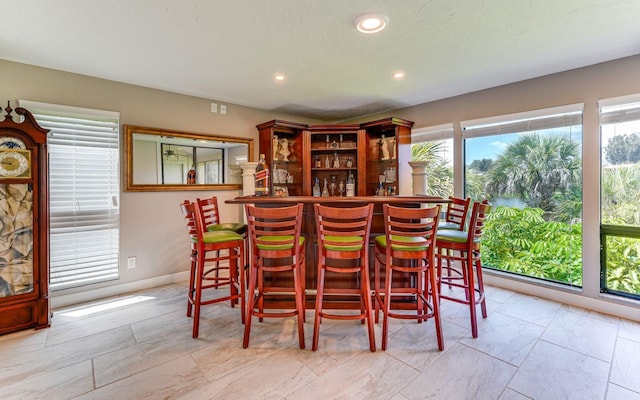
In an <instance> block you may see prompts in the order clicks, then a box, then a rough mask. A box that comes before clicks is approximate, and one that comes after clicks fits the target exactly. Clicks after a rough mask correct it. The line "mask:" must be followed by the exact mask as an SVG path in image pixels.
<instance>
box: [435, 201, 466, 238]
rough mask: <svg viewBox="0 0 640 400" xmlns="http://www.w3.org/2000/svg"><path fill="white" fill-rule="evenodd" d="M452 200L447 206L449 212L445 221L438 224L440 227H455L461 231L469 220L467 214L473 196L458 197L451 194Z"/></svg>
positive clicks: (441, 228) (442, 228)
mask: <svg viewBox="0 0 640 400" xmlns="http://www.w3.org/2000/svg"><path fill="white" fill-rule="evenodd" d="M449 200H451V202H450V203H449V205H448V206H447V213H446V215H445V217H444V220H443V221H440V223H439V224H438V229H440V230H444V229H454V230H458V231H461V230H463V229H464V228H465V223H466V222H467V214H468V213H469V206H470V204H471V198H470V197H467V198H466V199H461V198H458V197H453V196H449Z"/></svg>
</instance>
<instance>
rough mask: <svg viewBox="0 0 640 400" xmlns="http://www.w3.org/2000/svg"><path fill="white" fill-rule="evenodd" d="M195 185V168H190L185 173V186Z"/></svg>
mask: <svg viewBox="0 0 640 400" xmlns="http://www.w3.org/2000/svg"><path fill="white" fill-rule="evenodd" d="M194 183H196V168H195V166H193V165H192V166H191V169H190V170H189V171H188V172H187V184H189V185H193V184H194Z"/></svg>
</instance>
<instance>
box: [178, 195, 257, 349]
mask: <svg viewBox="0 0 640 400" xmlns="http://www.w3.org/2000/svg"><path fill="white" fill-rule="evenodd" d="M180 208H181V209H182V213H183V214H184V217H185V221H186V223H187V228H188V229H189V237H190V240H191V272H190V278H189V281H190V282H189V292H188V296H187V298H188V305H187V316H189V317H190V316H191V313H192V309H193V337H194V338H197V337H198V332H199V327H200V307H201V306H203V305H208V304H214V303H220V302H223V301H227V300H229V301H230V302H231V307H234V304H236V303H237V300H238V299H239V300H240V304H241V307H240V308H241V313H240V317H241V320H242V322H243V323H244V308H245V280H244V274H240V273H239V271H238V270H239V266H242V265H244V239H243V238H242V236H241V235H239V234H237V233H235V232H232V231H224V230H221V231H216V232H208V231H207V230H206V227H205V224H204V216H203V213H202V211H201V210H200V207H198V204H197V203H191V202H190V201H188V200H186V201H184V202H183V203H182V204H181V205H180ZM219 269H225V270H228V274H225V275H223V276H221V275H219V274H218V271H219ZM224 286H229V294H228V295H226V296H221V297H220V296H217V297H214V298H207V299H204V298H203V291H204V290H206V289H218V288H221V287H224Z"/></svg>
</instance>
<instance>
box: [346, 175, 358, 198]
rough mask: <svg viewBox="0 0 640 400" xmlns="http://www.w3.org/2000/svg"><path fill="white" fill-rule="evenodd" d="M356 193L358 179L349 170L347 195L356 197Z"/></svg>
mask: <svg viewBox="0 0 640 400" xmlns="http://www.w3.org/2000/svg"><path fill="white" fill-rule="evenodd" d="M355 195H356V180H355V178H354V177H353V173H351V171H349V176H347V197H354V196H355Z"/></svg>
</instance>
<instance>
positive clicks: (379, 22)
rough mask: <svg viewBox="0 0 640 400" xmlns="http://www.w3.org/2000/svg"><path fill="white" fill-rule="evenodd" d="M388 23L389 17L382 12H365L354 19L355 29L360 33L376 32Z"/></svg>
mask: <svg viewBox="0 0 640 400" xmlns="http://www.w3.org/2000/svg"><path fill="white" fill-rule="evenodd" d="M388 23H389V17H387V16H386V15H384V14H365V15H362V16H360V17H358V19H356V29H358V30H359V31H360V32H362V33H376V32H380V31H381V30H383V29H384V28H385V27H386V26H387V24H388Z"/></svg>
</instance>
